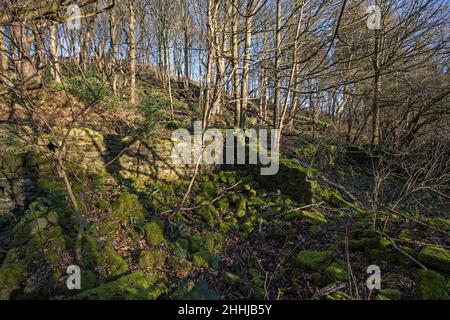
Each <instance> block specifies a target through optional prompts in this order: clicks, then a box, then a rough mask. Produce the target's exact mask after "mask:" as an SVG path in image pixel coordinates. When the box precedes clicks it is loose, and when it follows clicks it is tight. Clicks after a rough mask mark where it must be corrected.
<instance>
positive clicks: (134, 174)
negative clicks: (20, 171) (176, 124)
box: [40, 129, 191, 181]
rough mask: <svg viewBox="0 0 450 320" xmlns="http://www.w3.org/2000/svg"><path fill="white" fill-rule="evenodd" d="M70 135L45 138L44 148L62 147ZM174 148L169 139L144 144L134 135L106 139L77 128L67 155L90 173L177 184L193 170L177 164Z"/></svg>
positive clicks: (67, 159)
mask: <svg viewBox="0 0 450 320" xmlns="http://www.w3.org/2000/svg"><path fill="white" fill-rule="evenodd" d="M66 134H67V130H55V132H54V133H53V134H52V135H47V136H45V137H42V140H41V142H40V145H41V146H48V145H49V143H53V144H55V145H56V146H60V145H61V144H62V143H61V141H62V140H63V137H65V135H66ZM172 147H173V143H172V141H170V140H168V139H161V140H157V141H155V140H149V141H140V140H137V139H134V138H133V137H130V136H110V135H107V136H103V135H102V134H100V133H98V132H96V131H93V130H90V129H73V130H71V132H70V134H69V137H68V139H67V142H66V147H65V148H64V150H63V152H64V159H65V160H66V161H69V162H70V163H74V164H77V165H78V166H79V167H80V169H83V170H87V171H89V172H94V173H100V172H109V173H114V174H119V175H120V178H122V179H127V180H136V179H137V180H139V181H145V180H149V179H157V180H167V181H173V180H176V179H179V178H180V177H183V176H186V175H187V174H189V173H190V171H191V170H190V169H191V168H190V167H189V166H179V165H178V166H177V165H174V163H173V162H172V159H171V153H172ZM44 151H45V150H44ZM47 153H48V150H47Z"/></svg>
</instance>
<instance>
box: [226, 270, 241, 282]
mask: <svg viewBox="0 0 450 320" xmlns="http://www.w3.org/2000/svg"><path fill="white" fill-rule="evenodd" d="M223 279H224V280H225V281H226V282H227V283H229V284H231V285H238V284H240V282H241V277H239V276H238V275H237V274H234V273H231V272H225V273H224V275H223Z"/></svg>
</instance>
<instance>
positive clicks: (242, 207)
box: [236, 198, 247, 218]
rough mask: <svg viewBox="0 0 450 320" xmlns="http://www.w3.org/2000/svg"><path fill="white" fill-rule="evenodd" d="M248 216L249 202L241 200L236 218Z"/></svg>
mask: <svg viewBox="0 0 450 320" xmlns="http://www.w3.org/2000/svg"><path fill="white" fill-rule="evenodd" d="M246 214H247V200H246V199H245V198H241V199H240V200H239V202H238V204H237V207H236V217H238V218H243V217H245V215H246Z"/></svg>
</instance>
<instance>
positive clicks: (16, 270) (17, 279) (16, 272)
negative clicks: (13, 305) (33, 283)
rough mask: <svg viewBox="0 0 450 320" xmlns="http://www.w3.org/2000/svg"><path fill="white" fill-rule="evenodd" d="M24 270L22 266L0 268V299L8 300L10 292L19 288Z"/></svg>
mask: <svg viewBox="0 0 450 320" xmlns="http://www.w3.org/2000/svg"><path fill="white" fill-rule="evenodd" d="M25 276H26V271H25V268H24V267H22V266H10V267H6V266H4V267H2V268H0V300H9V299H10V296H11V294H12V293H13V292H14V291H15V290H17V289H19V288H20V284H21V283H22V281H23V280H24V279H25Z"/></svg>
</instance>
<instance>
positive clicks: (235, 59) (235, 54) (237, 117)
mask: <svg viewBox="0 0 450 320" xmlns="http://www.w3.org/2000/svg"><path fill="white" fill-rule="evenodd" d="M237 5H238V0H233V5H232V7H233V9H232V17H233V18H232V23H231V33H232V35H231V46H232V51H231V55H232V58H231V66H232V68H233V70H232V72H233V99H234V125H235V126H236V127H237V126H239V123H240V121H241V101H240V95H239V39H238V32H239V16H238V12H237V9H236V7H237Z"/></svg>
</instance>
